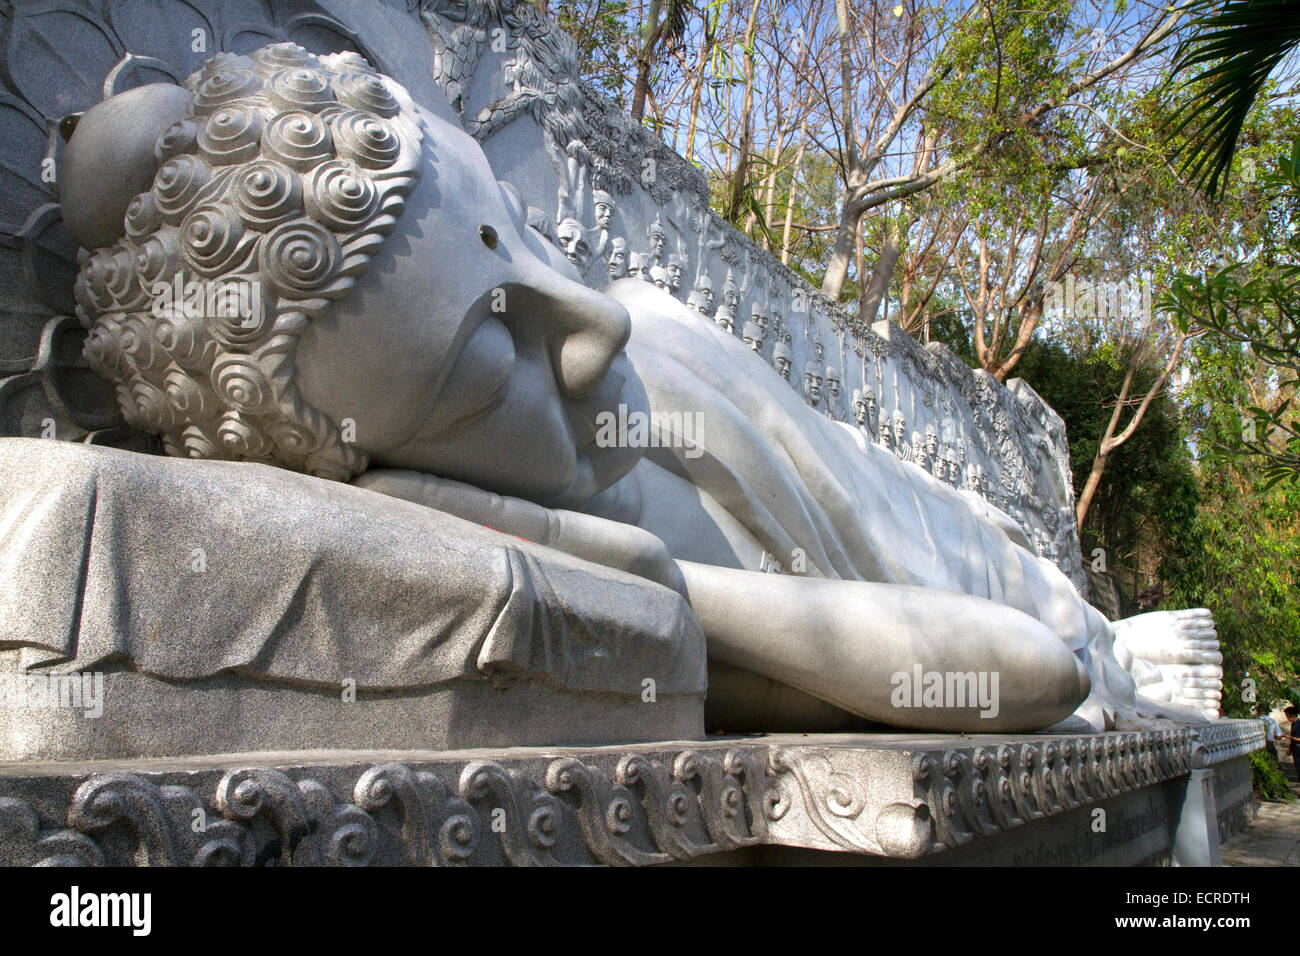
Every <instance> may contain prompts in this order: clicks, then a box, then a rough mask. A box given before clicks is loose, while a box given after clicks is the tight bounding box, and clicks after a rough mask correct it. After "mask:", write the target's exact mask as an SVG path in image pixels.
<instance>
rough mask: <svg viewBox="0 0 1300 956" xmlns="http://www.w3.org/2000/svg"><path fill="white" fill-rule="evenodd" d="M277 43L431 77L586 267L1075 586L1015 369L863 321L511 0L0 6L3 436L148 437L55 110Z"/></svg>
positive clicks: (1053, 426) (1063, 526)
mask: <svg viewBox="0 0 1300 956" xmlns="http://www.w3.org/2000/svg"><path fill="white" fill-rule="evenodd" d="M282 40H292V41H293V42H296V43H299V44H301V45H302V46H304V47H306V48H307V49H308V50H310V51H312V52H315V53H327V52H335V51H344V50H351V51H356V52H359V53H361V54H362V55H363V56H365V57H366V58H367V59H368V60H370V61H371V63H373V64H374V66H375V67H376V68H377V69H379V70H380V71H382V72H384V73H387V74H389V75H391V76H393V77H394V78H395V79H397V80H398V81H399V82H400V83H402V84H403V85H404V86H405V87H406V88H407V89H408V90H409V91H410V93H411V95H412V96H413V97H414V99H415V100H417V101H418V102H423V103H431V102H433V101H434V100H436V99H439V98H445V100H446V102H447V103H448V104H449V106H448V109H450V110H452V111H455V112H458V113H459V114H460V117H461V121H462V123H463V125H464V126H465V128H466V130H467V131H468V132H470V133H471V134H473V135H474V136H475V137H476V138H477V139H478V140H479V142H480V143H481V144H482V146H483V149H484V151H485V152H486V153H487V156H488V158H489V161H490V162H491V163H492V166H493V168H494V170H495V171H496V173H497V175H498V176H499V177H500V178H502V179H505V180H509V181H511V182H512V183H514V184H515V185H516V186H517V187H518V188H519V190H520V192H521V194H522V195H523V197H524V198H525V201H526V203H527V204H528V205H529V206H530V207H531V208H530V213H529V217H530V221H531V222H532V223H534V224H535V225H536V226H537V227H538V228H539V230H540V231H541V232H543V233H544V234H546V235H547V236H549V237H550V238H551V239H552V240H553V241H554V242H555V243H556V244H557V245H558V246H560V247H561V248H562V249H564V250H565V253H566V255H568V256H569V258H570V260H571V261H573V262H574V263H575V265H576V266H578V267H579V269H580V271H581V272H582V273H583V275H584V277H585V280H586V281H587V283H588V284H590V285H592V286H593V287H600V286H602V285H604V284H605V283H606V282H608V281H609V279H610V278H611V277H614V276H620V275H623V274H625V273H627V272H628V271H629V270H630V271H631V272H632V273H633V274H635V275H637V276H640V277H642V278H644V279H645V280H646V281H656V282H658V283H660V284H662V285H663V286H665V287H666V288H668V289H669V290H670V291H672V293H673V294H674V295H675V296H676V297H677V298H678V299H680V300H682V301H683V302H688V303H689V304H691V305H692V306H693V307H695V308H697V310H698V311H700V313H701V316H702V320H712V321H717V322H719V323H721V324H724V325H726V326H728V327H729V328H730V329H731V331H732V332H733V334H735V335H737V336H739V337H742V338H746V339H747V340H748V342H749V343H750V344H751V347H753V348H755V349H756V350H757V351H758V352H759V353H760V354H761V355H762V356H763V357H764V358H765V359H767V360H768V361H769V362H770V363H771V364H772V365H773V366H774V368H776V369H777V370H778V371H783V372H784V374H785V375H786V376H787V377H788V379H789V381H790V383H791V387H792V388H796V389H798V390H800V391H801V392H802V393H803V394H805V396H806V398H807V400H808V401H809V404H813V405H815V406H816V407H817V408H818V409H819V410H820V411H822V412H823V413H824V414H826V415H828V416H829V417H831V418H835V419H837V420H840V421H843V422H845V423H846V424H848V425H850V426H853V427H861V428H862V429H863V430H864V432H865V434H866V436H867V438H869V439H870V440H873V441H880V442H886V441H888V442H890V447H891V448H892V449H893V450H895V451H896V452H897V453H898V454H900V455H901V456H902V457H904V458H905V459H907V460H911V461H914V462H915V463H916V465H917V467H922V468H925V469H926V470H928V471H930V472H931V473H932V474H934V475H935V476H936V478H937V480H944V481H948V482H949V483H951V484H955V485H957V486H959V487H966V488H969V489H970V490H972V491H976V492H978V493H979V494H981V495H983V496H984V497H985V498H986V499H987V500H988V501H989V502H990V503H991V504H992V505H994V506H995V507H997V508H999V509H1001V510H1002V511H1004V512H1006V513H1007V514H1008V515H1010V516H1011V518H1012V519H1014V520H1015V521H1016V522H1017V523H1018V524H1019V525H1020V526H1021V527H1022V529H1023V530H1024V534H1025V540H1026V542H1027V543H1028V544H1029V546H1030V547H1032V548H1034V549H1035V550H1037V551H1038V552H1039V553H1040V554H1043V555H1045V556H1048V557H1051V558H1052V559H1053V560H1055V561H1056V562H1057V563H1058V565H1059V566H1060V567H1061V568H1062V570H1063V571H1065V572H1066V573H1067V574H1068V575H1070V576H1071V578H1072V580H1074V582H1075V584H1076V586H1077V587H1079V588H1080V590H1081V592H1085V593H1086V583H1085V581H1084V578H1083V574H1082V565H1081V559H1080V554H1079V546H1078V535H1077V530H1076V527H1075V522H1074V508H1073V505H1074V502H1073V492H1072V489H1071V482H1070V474H1069V456H1068V446H1067V443H1066V436H1065V430H1064V426H1063V423H1062V422H1061V419H1060V417H1059V416H1058V415H1056V413H1055V412H1054V411H1053V410H1052V409H1050V408H1049V407H1047V405H1046V404H1044V403H1043V402H1042V400H1041V399H1040V398H1039V397H1038V396H1037V395H1036V394H1035V393H1034V392H1033V390H1032V389H1030V388H1029V387H1028V386H1027V385H1025V384H1024V383H1023V382H1019V381H1013V382H1011V383H1010V387H1007V388H1004V387H1003V386H1001V385H999V384H998V383H997V382H996V381H994V380H993V379H991V378H990V377H989V376H988V375H986V374H985V373H983V372H972V371H971V370H970V369H969V368H967V367H966V366H965V365H964V364H963V363H962V362H961V361H960V360H958V359H957V358H956V357H955V356H954V355H952V354H951V352H949V351H948V350H947V349H946V348H944V347H943V346H941V345H938V344H932V345H930V346H927V347H922V346H920V345H919V344H918V343H917V342H916V341H915V340H913V339H912V338H910V337H909V336H907V335H905V334H903V333H901V332H900V330H898V328H897V327H893V326H890V325H888V324H885V323H878V324H877V325H876V327H875V328H873V329H866V328H860V327H858V322H857V317H856V314H855V313H853V312H851V311H848V310H845V309H842V308H840V307H839V306H837V305H836V304H834V303H831V302H830V301H828V300H827V299H825V298H824V297H823V296H821V295H820V293H819V292H818V291H817V290H815V289H813V288H812V287H811V286H809V285H808V284H807V283H806V282H804V281H803V280H802V279H801V278H800V277H799V276H797V275H796V274H795V273H794V272H792V271H791V270H790V269H788V268H786V267H785V266H783V265H782V264H781V263H780V262H779V260H777V259H776V258H774V257H773V256H771V255H770V254H769V253H767V252H765V251H764V250H762V249H760V248H759V247H757V246H756V245H755V244H754V243H753V242H751V241H750V240H748V239H747V238H746V237H745V236H743V235H741V234H740V233H739V232H737V231H736V230H735V229H733V228H732V227H731V226H729V225H727V224H726V223H724V222H723V221H722V220H721V219H720V218H719V217H718V216H717V215H715V214H714V213H713V212H711V211H710V210H709V208H708V191H707V187H706V184H705V180H704V177H703V175H702V174H701V172H700V171H699V170H698V169H696V168H695V167H693V166H692V165H690V164H689V163H687V162H686V161H685V160H684V159H683V158H682V157H680V156H678V155H677V154H676V153H674V152H673V151H672V150H671V149H669V148H668V147H667V146H665V145H664V144H663V143H662V142H661V141H659V140H658V139H657V138H656V137H655V136H654V135H652V134H651V133H650V132H649V131H647V130H645V129H644V128H642V127H640V126H638V125H636V124H633V123H632V122H631V121H630V120H629V119H628V118H627V116H626V115H625V114H623V113H622V112H621V111H619V110H617V109H615V108H614V107H613V106H611V105H610V104H609V103H608V102H607V101H605V100H604V99H603V98H602V97H600V96H599V95H598V94H596V93H595V92H594V91H592V90H590V89H589V88H587V87H585V86H584V85H583V84H581V83H580V82H579V81H578V80H577V79H576V51H575V48H574V45H573V43H572V41H571V40H570V39H569V38H568V37H567V36H565V35H564V34H563V33H562V32H560V31H558V30H557V29H555V28H553V27H552V26H551V25H550V23H549V22H547V21H545V20H542V19H541V18H539V17H538V15H537V12H536V10H535V8H534V7H533V6H532V5H531V4H526V3H518V2H516V0H479V2H475V3H466V2H464V0H425V2H423V3H420V2H417V0H378V2H373V3H367V4H364V5H357V4H354V3H349V2H345V0H315V2H312V0H304V2H302V3H296V4H293V5H292V6H288V5H282V4H270V3H266V4H262V3H239V4H234V3H228V2H221V0H167V2H164V0H140V2H132V3H105V4H102V5H101V4H91V3H85V2H79V0H33V2H22V3H15V4H12V5H6V6H4V7H2V8H0V66H2V67H3V68H0V129H2V130H3V135H2V136H0V290H3V291H0V435H7V436H20V435H21V436H28V437H36V436H43V437H54V438H61V439H69V440H74V441H89V442H97V443H105V444H111V445H115V446H118V447H125V448H131V449H135V450H140V451H160V450H161V449H160V446H159V444H158V442H157V441H156V440H155V439H154V438H152V437H151V436H149V435H146V434H145V433H142V432H139V431H136V430H134V429H132V428H131V427H130V426H128V425H127V424H126V423H125V422H123V421H122V419H121V417H120V414H119V413H118V410H117V408H116V403H115V402H114V401H113V397H112V392H111V388H110V386H109V385H108V383H107V382H104V381H101V380H100V379H99V378H98V377H97V376H96V375H95V374H94V373H92V372H91V371H90V370H89V369H88V368H86V366H85V363H84V360H83V359H82V357H81V345H82V341H83V338H84V332H83V331H82V330H81V328H80V327H79V325H78V324H77V322H76V320H75V319H74V318H73V317H72V315H73V311H74V308H75V303H74V302H73V299H72V288H73V279H74V277H75V274H76V249H75V248H74V246H73V243H72V242H71V241H70V240H69V238H68V236H67V234H66V232H65V231H64V229H63V226H62V221H61V214H60V209H59V205H58V192H57V183H56V182H55V181H54V173H55V170H56V168H57V159H58V157H59V155H60V150H61V148H62V140H61V138H60V137H59V135H58V126H59V123H60V121H61V119H62V118H63V117H65V116H67V115H68V114H70V113H75V112H77V111H81V110H85V109H87V108H89V107H90V106H92V105H93V104H94V103H95V102H98V101H99V100H100V99H101V98H102V97H103V96H104V95H106V93H111V92H120V91H122V90H124V89H128V88H131V87H133V86H137V85H140V84H143V83H150V82H159V81H172V82H180V81H181V80H182V79H184V78H185V77H186V76H187V75H188V74H189V73H191V72H192V71H194V70H195V69H197V68H198V67H199V66H201V64H202V63H203V62H204V61H205V60H206V59H207V58H208V57H210V56H211V55H212V54H214V53H216V52H218V51H231V52H236V53H246V52H249V51H251V50H253V49H255V48H257V47H259V46H262V45H264V44H266V43H270V42H276V41H282ZM439 105H440V106H441V104H439ZM858 393H860V394H861V396H862V398H863V401H862V403H861V406H860V407H857V408H855V402H854V399H855V395H856V394H858ZM868 406H870V407H869V408H868ZM900 421H901V427H900V425H899V422H900ZM882 423H883V424H884V425H885V427H886V428H887V430H888V432H889V433H890V436H891V437H887V436H886V435H885V434H883V433H882V428H881V426H882ZM895 433H899V434H895Z"/></svg>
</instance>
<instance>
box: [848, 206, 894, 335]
mask: <svg viewBox="0 0 1300 956" xmlns="http://www.w3.org/2000/svg"><path fill="white" fill-rule="evenodd" d="M902 251H903V236H902V229H901V227H900V225H899V223H898V221H897V220H895V219H891V220H889V221H888V222H886V223H885V246H884V248H883V249H881V250H880V257H879V258H878V259H877V260H876V268H875V270H874V271H873V272H872V273H871V281H870V282H869V283H868V284H867V288H866V291H865V292H864V293H863V296H862V298H861V299H859V300H858V319H859V321H861V322H862V324H863V325H864V326H865V325H870V324H871V323H872V322H874V321H876V313H877V312H879V311H880V303H881V300H883V299H884V298H885V296H886V295H887V294H888V292H889V280H890V279H892V278H893V277H894V269H895V268H897V266H898V256H899V254H900V253H901V252H902Z"/></svg>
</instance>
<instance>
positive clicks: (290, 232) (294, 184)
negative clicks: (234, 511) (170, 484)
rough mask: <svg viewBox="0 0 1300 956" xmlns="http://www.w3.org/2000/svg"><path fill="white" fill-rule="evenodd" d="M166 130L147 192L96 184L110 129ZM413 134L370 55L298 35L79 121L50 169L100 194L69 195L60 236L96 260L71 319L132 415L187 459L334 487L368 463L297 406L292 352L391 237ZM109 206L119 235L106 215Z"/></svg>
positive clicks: (216, 62)
mask: <svg viewBox="0 0 1300 956" xmlns="http://www.w3.org/2000/svg"><path fill="white" fill-rule="evenodd" d="M97 111H99V112H97ZM160 124H161V125H162V127H163V128H162V132H161V135H156V143H155V145H154V152H155V155H154V162H146V163H142V164H137V165H139V166H140V167H141V169H142V170H143V177H144V179H143V181H140V180H136V181H131V180H130V179H126V180H125V181H124V182H123V183H121V184H115V183H111V182H107V183H106V182H102V181H101V178H99V177H97V176H96V172H95V170H96V165H97V164H98V163H100V162H102V156H103V155H104V153H105V152H106V149H105V144H106V143H107V142H111V141H113V137H116V139H117V140H125V141H126V142H127V143H128V148H130V146H129V144H130V142H131V137H132V136H134V137H135V140H137V141H138V140H139V139H140V138H141V137H142V136H146V135H149V134H151V133H154V131H155V130H156V129H157V127H158V125H160ZM142 131H143V132H142ZM423 135H424V133H423V126H422V123H421V119H420V117H419V115H418V113H417V110H416V107H415V105H414V103H413V102H412V101H411V99H410V97H409V96H408V95H407V93H406V91H405V90H404V89H403V88H402V87H401V86H400V85H398V84H397V83H395V82H393V81H392V80H391V79H388V78H386V77H381V76H379V75H378V74H376V73H375V72H374V71H373V70H372V69H371V68H370V66H369V64H368V63H366V61H365V60H364V59H362V58H361V57H359V56H357V55H356V54H333V55H329V56H321V57H317V56H313V55H312V54H310V53H308V52H307V51H306V50H304V49H302V48H301V47H299V46H296V45H294V44H291V43H281V44H276V45H273V46H268V47H264V48H262V49H260V50H258V51H257V52H256V53H254V54H252V55H251V56H235V55H232V54H225V53H223V54H218V55H217V56H215V57H213V58H212V59H211V60H209V61H208V63H207V64H206V65H205V66H204V68H203V69H202V70H201V71H199V72H197V73H195V74H193V75H192V76H191V77H189V79H187V80H186V81H185V84H184V86H183V87H175V86H167V85H162V84H159V85H157V86H153V87H141V88H139V89H136V90H132V91H130V93H129V94H123V95H122V97H114V98H113V100H109V101H106V102H105V103H103V104H100V106H99V107H96V108H95V109H92V110H91V111H89V112H87V113H86V115H85V116H84V117H83V118H82V120H81V122H80V124H79V125H78V127H77V129H76V132H75V133H74V134H73V135H72V138H71V139H70V141H69V144H68V149H67V151H66V153H65V157H64V164H63V168H62V170H61V175H60V181H62V182H68V183H70V184H75V185H74V186H73V187H72V188H74V189H80V190H82V192H85V191H86V190H87V188H88V184H91V186H92V187H93V188H96V189H97V190H98V193H99V194H98V195H96V196H94V197H86V196H79V197H78V201H77V202H75V203H70V202H68V197H67V196H66V195H65V196H64V201H65V203H66V204H67V205H68V206H69V208H70V209H72V208H74V207H75V208H76V209H78V210H81V211H74V212H73V214H72V215H71V216H70V217H69V219H70V222H69V230H70V231H71V232H72V234H73V237H74V238H75V239H77V240H78V241H79V242H80V243H81V244H82V245H83V246H85V247H88V248H90V249H92V251H90V252H83V253H82V254H81V259H80V262H81V271H80V273H79V275H78V277H77V282H76V287H75V291H76V299H77V316H78V318H79V319H80V320H81V323H82V324H83V325H84V326H85V327H86V328H87V329H88V330H89V334H88V335H87V337H86V344H85V355H86V359H87V361H88V362H89V364H90V366H91V367H92V368H93V369H95V370H96V371H97V372H99V373H100V374H102V375H104V376H105V377H107V378H108V379H109V380H110V381H111V382H113V383H114V385H115V386H116V392H117V398H118V402H119V404H120V405H121V408H122V413H123V415H124V417H125V418H126V420H127V422H128V423H130V424H131V425H134V426H136V427H138V428H142V429H145V430H147V431H151V432H154V433H156V434H159V435H161V436H162V439H163V443H164V446H165V447H166V449H167V451H168V452H169V453H170V454H173V455H178V456H182V457H191V458H226V459H239V460H248V461H260V462H267V463H272V464H277V465H281V466H285V467H289V468H293V469H295V470H299V471H305V472H308V473H311V474H315V475H319V476H322V477H329V478H335V479H340V480H346V479H348V478H350V477H352V476H353V475H355V474H357V473H358V472H360V471H362V470H364V469H365V467H366V464H367V462H366V456H365V455H364V454H363V453H361V452H360V451H358V450H357V449H356V448H354V447H352V446H351V445H350V444H348V443H345V442H344V441H343V439H342V437H341V432H340V429H339V426H338V423H336V422H334V421H332V420H331V419H330V418H329V417H328V416H326V415H325V414H323V413H322V412H320V411H318V410H317V409H315V408H313V407H312V406H311V405H310V404H308V403H307V402H306V401H305V400H304V399H303V397H302V396H301V395H300V393H299V390H298V387H297V385H296V379H297V375H296V370H295V368H294V353H295V350H296V348H297V345H298V341H299V338H300V337H301V335H302V333H303V332H304V330H306V329H307V327H308V326H309V325H310V324H311V323H313V322H315V321H317V320H319V319H320V318H321V317H322V316H324V315H326V314H327V313H328V312H329V311H330V309H331V305H332V303H334V302H335V301H337V300H339V299H341V298H342V297H344V296H346V295H347V294H348V291H349V290H350V289H351V288H352V286H353V285H354V284H355V282H356V281H357V278H358V277H359V276H360V275H361V274H362V273H363V272H364V270H365V269H366V267H367V265H368V263H369V261H370V258H371V256H372V255H374V253H375V251H376V250H377V249H378V248H379V247H380V246H381V245H382V244H383V242H384V236H385V235H386V234H388V233H389V232H390V231H391V230H392V229H393V228H394V226H395V224H396V222H397V219H398V217H399V216H400V215H401V212H402V209H403V207H404V203H405V198H406V197H407V196H408V195H409V193H410V192H411V190H412V189H413V187H414V185H415V183H416V181H417V180H418V178H419V176H420V170H421V155H422V154H421V149H422V139H423ZM155 168H156V173H153V174H152V175H151V173H152V171H153V169H155ZM124 191H125V192H128V193H131V195H123V194H122V193H123V192H124ZM85 210H92V212H86V211H85ZM119 210H120V213H121V216H120V219H119V223H120V226H121V228H120V229H118V230H116V232H115V233H114V231H113V230H112V229H111V228H106V226H105V223H106V222H107V223H109V224H111V221H112V215H113V213H114V212H115V211H119Z"/></svg>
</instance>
